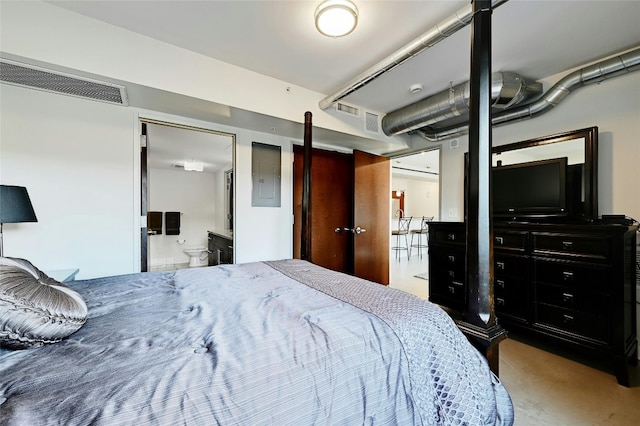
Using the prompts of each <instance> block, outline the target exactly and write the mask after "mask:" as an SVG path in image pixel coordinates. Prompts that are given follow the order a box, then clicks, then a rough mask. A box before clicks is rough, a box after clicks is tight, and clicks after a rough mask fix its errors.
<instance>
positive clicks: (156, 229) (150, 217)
mask: <svg viewBox="0 0 640 426" xmlns="http://www.w3.org/2000/svg"><path fill="white" fill-rule="evenodd" d="M147 231H148V232H149V233H150V234H151V235H155V234H162V212H147Z"/></svg>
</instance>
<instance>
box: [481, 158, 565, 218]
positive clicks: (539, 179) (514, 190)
mask: <svg viewBox="0 0 640 426" xmlns="http://www.w3.org/2000/svg"><path fill="white" fill-rule="evenodd" d="M566 174H567V158H566V157H563V158H555V159H551V160H542V161H533V162H529V163H518V164H510V165H506V166H498V167H494V168H493V173H492V186H493V215H494V217H512V218H518V217H523V218H533V217H553V216H566V215H567V199H566Z"/></svg>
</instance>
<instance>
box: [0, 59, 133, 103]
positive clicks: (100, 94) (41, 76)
mask: <svg viewBox="0 0 640 426" xmlns="http://www.w3.org/2000/svg"><path fill="white" fill-rule="evenodd" d="M0 81H2V82H3V83H8V84H13V85H16V86H21V87H27V88H31V89H38V90H44V91H46V92H54V93H61V94H63V95H69V96H75V97H78V98H83V99H91V100H94V101H99V102H106V103H110V104H117V105H122V106H127V105H128V104H129V103H128V99H127V92H126V89H125V87H124V86H119V85H116V84H111V83H105V82H102V81H97V80H91V79H88V78H85V77H79V76H76V75H72V74H66V73H62V72H59V71H53V70H49V69H46V68H41V67H36V66H33V65H28V64H22V63H19V62H14V61H10V60H8V59H4V58H0Z"/></svg>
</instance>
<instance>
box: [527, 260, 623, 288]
mask: <svg viewBox="0 0 640 426" xmlns="http://www.w3.org/2000/svg"><path fill="white" fill-rule="evenodd" d="M610 271H611V269H610V267H609V266H608V265H600V264H593V263H591V264H587V263H582V262H566V261H554V260H552V259H539V258H534V260H533V280H534V281H535V282H536V283H544V284H555V285H559V286H565V287H571V288H577V289H591V290H597V291H600V292H602V293H605V294H608V293H609V283H610V277H609V275H610Z"/></svg>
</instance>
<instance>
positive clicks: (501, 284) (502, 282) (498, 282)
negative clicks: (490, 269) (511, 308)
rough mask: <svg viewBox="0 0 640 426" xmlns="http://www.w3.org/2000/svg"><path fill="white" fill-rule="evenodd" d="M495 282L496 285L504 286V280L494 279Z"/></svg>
mask: <svg viewBox="0 0 640 426" xmlns="http://www.w3.org/2000/svg"><path fill="white" fill-rule="evenodd" d="M496 284H497V285H498V287H500V288H504V280H496Z"/></svg>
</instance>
